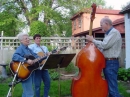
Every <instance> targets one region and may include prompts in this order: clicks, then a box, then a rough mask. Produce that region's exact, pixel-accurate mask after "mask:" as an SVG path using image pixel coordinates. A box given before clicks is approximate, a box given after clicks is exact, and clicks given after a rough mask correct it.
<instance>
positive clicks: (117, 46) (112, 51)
mask: <svg viewBox="0 0 130 97" xmlns="http://www.w3.org/2000/svg"><path fill="white" fill-rule="evenodd" d="M93 43H94V44H95V45H96V46H97V47H98V48H99V49H100V50H101V51H102V53H103V54H104V57H105V58H118V57H119V56H120V52H121V46H122V38H121V35H120V32H119V31H118V30H116V29H115V28H111V30H110V32H109V33H107V34H105V37H104V39H103V41H99V40H95V39H94V40H93Z"/></svg>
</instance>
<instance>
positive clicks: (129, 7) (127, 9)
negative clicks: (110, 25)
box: [119, 3, 130, 14]
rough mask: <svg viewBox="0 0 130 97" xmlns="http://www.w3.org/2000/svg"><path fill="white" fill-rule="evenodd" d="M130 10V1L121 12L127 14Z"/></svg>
mask: <svg viewBox="0 0 130 97" xmlns="http://www.w3.org/2000/svg"><path fill="white" fill-rule="evenodd" d="M128 12H130V3H129V4H128V5H127V6H126V7H124V8H123V9H122V10H121V11H120V12H119V13H120V14H125V13H128Z"/></svg>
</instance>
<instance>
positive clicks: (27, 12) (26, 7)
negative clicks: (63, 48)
mask: <svg viewBox="0 0 130 97" xmlns="http://www.w3.org/2000/svg"><path fill="white" fill-rule="evenodd" d="M93 2H94V3H96V4H97V5H105V1H104V0H0V3H3V5H2V6H3V7H1V10H10V9H12V10H10V11H11V12H12V13H14V15H15V16H18V14H23V15H24V16H25V20H26V21H27V22H26V25H29V26H33V27H34V25H36V26H37V25H39V26H38V27H37V30H36V31H33V27H31V29H30V35H33V34H34V33H40V31H41V30H40V29H42V28H40V27H42V26H41V25H44V26H43V28H44V29H45V30H46V32H48V33H46V32H44V34H43V35H47V36H50V35H54V34H59V35H61V34H62V32H63V31H66V33H67V34H66V35H67V36H70V35H71V34H72V32H71V21H70V18H71V17H72V16H73V15H74V14H75V13H77V12H78V11H81V10H82V9H84V8H90V7H91V5H92V3H93ZM40 15H42V17H41V16H40ZM39 20H40V21H41V22H43V23H44V24H41V23H40V22H34V21H39ZM38 29H39V30H38ZM37 31H38V32H37ZM42 32H43V31H42ZM42 32H41V33H42Z"/></svg>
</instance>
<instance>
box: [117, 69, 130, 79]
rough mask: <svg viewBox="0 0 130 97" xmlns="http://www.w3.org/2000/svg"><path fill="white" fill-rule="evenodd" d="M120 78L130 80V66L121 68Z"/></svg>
mask: <svg viewBox="0 0 130 97" xmlns="http://www.w3.org/2000/svg"><path fill="white" fill-rule="evenodd" d="M118 80H122V81H130V68H128V69H125V68H119V71H118Z"/></svg>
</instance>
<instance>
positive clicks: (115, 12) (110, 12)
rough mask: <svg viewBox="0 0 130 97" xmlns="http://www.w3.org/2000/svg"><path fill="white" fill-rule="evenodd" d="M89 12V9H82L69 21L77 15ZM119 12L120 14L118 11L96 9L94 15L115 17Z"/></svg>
mask: <svg viewBox="0 0 130 97" xmlns="http://www.w3.org/2000/svg"><path fill="white" fill-rule="evenodd" d="M90 12H91V8H86V9H83V10H82V11H80V12H78V13H76V14H75V15H74V16H72V17H71V19H70V20H73V19H74V18H75V17H77V16H78V15H81V14H83V13H90ZM119 12H120V10H112V9H100V8H97V9H96V14H109V15H117V14H119Z"/></svg>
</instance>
